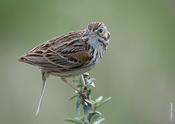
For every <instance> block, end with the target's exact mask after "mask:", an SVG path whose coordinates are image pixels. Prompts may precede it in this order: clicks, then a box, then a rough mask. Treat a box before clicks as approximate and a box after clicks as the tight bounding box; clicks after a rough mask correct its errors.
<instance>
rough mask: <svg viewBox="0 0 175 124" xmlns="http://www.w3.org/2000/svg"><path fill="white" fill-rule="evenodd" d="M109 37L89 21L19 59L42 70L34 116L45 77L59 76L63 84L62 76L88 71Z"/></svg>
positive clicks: (63, 77)
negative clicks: (41, 81)
mask: <svg viewBox="0 0 175 124" xmlns="http://www.w3.org/2000/svg"><path fill="white" fill-rule="evenodd" d="M109 37H110V33H109V32H108V30H107V28H106V26H105V25H104V23H102V22H93V23H90V24H89V25H88V26H87V28H86V29H84V30H82V31H78V32H70V33H67V34H65V35H62V36H57V37H54V38H52V39H51V40H48V41H46V42H44V43H42V44H40V45H39V46H37V47H35V48H33V49H32V50H30V51H29V52H27V53H26V54H25V55H23V56H21V57H20V58H19V61H21V62H24V63H28V64H31V65H35V66H38V67H39V68H40V69H41V72H42V80H43V87H42V93H41V97H40V100H39V104H38V108H37V112H36V115H37V114H38V113H39V109H40V105H41V102H42V97H43V95H44V91H45V87H46V79H47V77H48V76H49V75H55V76H59V77H61V78H62V79H63V80H64V82H65V83H67V81H66V80H65V78H66V77H70V76H75V75H80V74H82V73H84V72H87V71H89V70H90V69H91V68H92V67H94V65H96V64H97V63H98V62H99V60H100V59H101V58H102V55H103V53H104V51H105V50H106V47H107V46H108V43H109ZM69 85H70V84H69ZM71 87H72V86H71ZM73 89H74V90H76V89H75V88H73Z"/></svg>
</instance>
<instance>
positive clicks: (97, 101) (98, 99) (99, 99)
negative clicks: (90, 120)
mask: <svg viewBox="0 0 175 124" xmlns="http://www.w3.org/2000/svg"><path fill="white" fill-rule="evenodd" d="M102 100H103V96H99V97H98V98H97V99H96V100H95V102H96V103H99V102H101V101H102Z"/></svg>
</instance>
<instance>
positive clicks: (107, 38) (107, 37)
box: [105, 32, 110, 40]
mask: <svg viewBox="0 0 175 124" xmlns="http://www.w3.org/2000/svg"><path fill="white" fill-rule="evenodd" d="M105 38H106V40H109V38H110V33H109V32H107V33H106V35H105Z"/></svg>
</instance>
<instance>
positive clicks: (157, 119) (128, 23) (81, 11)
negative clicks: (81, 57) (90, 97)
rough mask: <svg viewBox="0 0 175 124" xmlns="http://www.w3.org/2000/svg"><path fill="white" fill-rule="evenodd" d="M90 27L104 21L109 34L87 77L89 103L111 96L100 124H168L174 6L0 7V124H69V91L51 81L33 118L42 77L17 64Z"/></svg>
mask: <svg viewBox="0 0 175 124" xmlns="http://www.w3.org/2000/svg"><path fill="white" fill-rule="evenodd" d="M91 21H103V22H104V23H105V24H106V25H107V26H108V29H109V31H110V32H111V42H110V46H109V49H108V51H107V53H106V54H105V56H104V58H103V61H102V62H101V63H100V64H99V65H97V66H96V68H95V69H93V70H92V71H91V72H90V74H91V76H93V77H95V78H96V79H97V84H96V88H95V89H94V92H93V94H94V97H97V96H100V95H103V96H106V97H108V96H112V100H111V101H110V102H109V103H108V104H106V105H105V106H104V107H102V108H101V109H100V111H101V112H102V113H104V117H105V121H104V124H169V123H170V122H169V118H170V117H169V116H170V114H169V113H170V102H172V103H175V49H174V47H175V1H174V0H140V1H133V0H132V1H131V0H125V1H124V0H0V124H68V123H67V122H64V119H65V118H68V117H73V116H75V101H68V97H69V96H71V94H72V90H70V89H69V87H67V86H65V85H64V84H63V83H62V82H61V80H60V79H59V78H57V77H53V76H51V77H50V78H49V79H48V82H49V83H48V86H47V90H46V94H45V97H44V102H43V105H42V108H41V111H40V114H39V116H38V117H37V118H36V117H35V114H34V113H35V111H36V107H37V103H38V99H39V95H40V91H41V74H40V72H39V70H38V69H37V68H36V67H33V66H30V65H26V64H23V63H19V62H18V61H17V57H18V56H20V55H22V54H24V53H25V52H27V51H28V50H30V49H31V48H33V47H34V46H36V45H37V44H39V43H41V42H43V41H45V40H48V39H50V38H52V37H53V36H55V35H58V34H63V33H66V32H69V31H72V30H79V29H83V28H85V27H86V25H87V24H88V23H89V22H91ZM174 114H175V113H174ZM174 119H175V117H174ZM172 123H174V122H172Z"/></svg>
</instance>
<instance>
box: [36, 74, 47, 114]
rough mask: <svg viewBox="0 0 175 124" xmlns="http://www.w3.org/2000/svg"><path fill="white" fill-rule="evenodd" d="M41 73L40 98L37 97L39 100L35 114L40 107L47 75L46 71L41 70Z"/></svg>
mask: <svg viewBox="0 0 175 124" xmlns="http://www.w3.org/2000/svg"><path fill="white" fill-rule="evenodd" d="M41 73H42V81H43V84H42V90H41V96H40V99H39V102H38V107H37V111H36V114H35V115H36V116H37V115H38V114H39V111H40V107H41V103H42V99H43V96H44V92H45V89H46V83H47V82H46V79H47V77H48V73H47V72H43V71H42V72H41Z"/></svg>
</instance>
